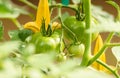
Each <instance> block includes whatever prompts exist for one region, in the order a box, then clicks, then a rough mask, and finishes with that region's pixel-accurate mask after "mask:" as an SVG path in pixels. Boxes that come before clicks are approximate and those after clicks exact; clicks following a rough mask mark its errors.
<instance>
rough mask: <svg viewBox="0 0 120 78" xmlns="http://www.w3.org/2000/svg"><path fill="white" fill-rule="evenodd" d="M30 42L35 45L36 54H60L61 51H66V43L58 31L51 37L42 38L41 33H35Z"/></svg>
mask: <svg viewBox="0 0 120 78" xmlns="http://www.w3.org/2000/svg"><path fill="white" fill-rule="evenodd" d="M30 42H31V43H33V44H34V45H35V47H36V53H45V52H57V53H59V51H60V50H61V51H63V50H64V43H63V41H61V39H60V33H59V32H58V31H55V32H54V33H53V34H52V35H51V36H50V37H47V36H42V35H41V34H40V33H35V34H34V35H32V39H31V40H30ZM60 44H61V45H60Z"/></svg>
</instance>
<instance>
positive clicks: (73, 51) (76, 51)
mask: <svg viewBox="0 0 120 78" xmlns="http://www.w3.org/2000/svg"><path fill="white" fill-rule="evenodd" d="M68 51H69V54H70V56H74V57H82V56H83V53H84V51H85V46H84V44H72V45H71V46H70V47H69V48H68Z"/></svg>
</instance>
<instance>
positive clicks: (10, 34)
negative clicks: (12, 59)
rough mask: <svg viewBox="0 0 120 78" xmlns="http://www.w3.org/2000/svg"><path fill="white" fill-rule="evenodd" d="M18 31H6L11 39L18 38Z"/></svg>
mask: <svg viewBox="0 0 120 78" xmlns="http://www.w3.org/2000/svg"><path fill="white" fill-rule="evenodd" d="M18 33H19V30H11V31H9V32H8V35H9V37H10V39H11V40H19V37H18Z"/></svg>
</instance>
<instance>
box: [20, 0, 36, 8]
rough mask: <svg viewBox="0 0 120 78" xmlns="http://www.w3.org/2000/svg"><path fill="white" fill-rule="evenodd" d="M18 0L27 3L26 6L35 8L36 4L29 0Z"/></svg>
mask: <svg viewBox="0 0 120 78" xmlns="http://www.w3.org/2000/svg"><path fill="white" fill-rule="evenodd" d="M19 1H21V2H23V3H25V4H27V5H28V6H30V7H31V8H33V9H35V10H37V6H36V5H34V4H32V3H31V2H29V1H28V0H19Z"/></svg>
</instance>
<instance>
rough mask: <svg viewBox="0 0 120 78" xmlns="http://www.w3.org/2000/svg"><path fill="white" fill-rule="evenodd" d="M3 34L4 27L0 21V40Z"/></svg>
mask: <svg viewBox="0 0 120 78" xmlns="http://www.w3.org/2000/svg"><path fill="white" fill-rule="evenodd" d="M3 34H4V28H3V26H2V22H1V21H0V40H2V39H3Z"/></svg>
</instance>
